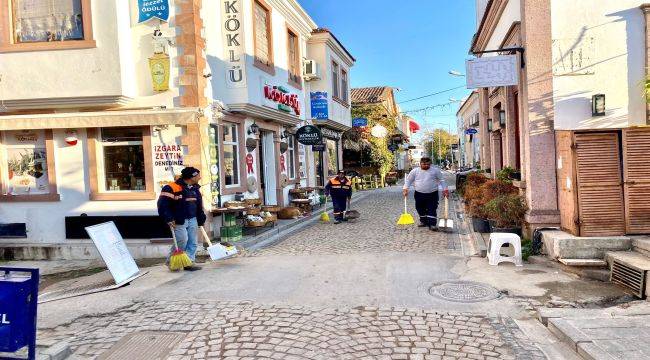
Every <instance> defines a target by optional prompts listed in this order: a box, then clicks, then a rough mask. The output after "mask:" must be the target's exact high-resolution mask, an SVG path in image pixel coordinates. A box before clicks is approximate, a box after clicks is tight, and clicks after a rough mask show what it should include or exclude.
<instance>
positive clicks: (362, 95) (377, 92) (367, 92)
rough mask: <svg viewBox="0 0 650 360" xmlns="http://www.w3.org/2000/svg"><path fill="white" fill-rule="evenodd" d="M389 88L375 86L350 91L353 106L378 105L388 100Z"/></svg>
mask: <svg viewBox="0 0 650 360" xmlns="http://www.w3.org/2000/svg"><path fill="white" fill-rule="evenodd" d="M389 91H390V87H388V86H375V87H366V88H355V89H352V90H351V97H352V103H353V104H363V103H378V102H381V101H384V100H387V99H388V94H389Z"/></svg>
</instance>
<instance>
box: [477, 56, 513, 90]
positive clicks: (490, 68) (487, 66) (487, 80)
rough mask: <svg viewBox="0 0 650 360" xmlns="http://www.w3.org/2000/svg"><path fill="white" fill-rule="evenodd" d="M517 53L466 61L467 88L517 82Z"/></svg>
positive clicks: (508, 84)
mask: <svg viewBox="0 0 650 360" xmlns="http://www.w3.org/2000/svg"><path fill="white" fill-rule="evenodd" d="M517 57H518V56H517V55H501V56H488V57H482V58H476V59H471V60H467V61H466V63H465V64H466V67H467V88H468V89H478V88H489V87H499V86H510V85H517V84H519V65H518V64H517V62H518V61H517Z"/></svg>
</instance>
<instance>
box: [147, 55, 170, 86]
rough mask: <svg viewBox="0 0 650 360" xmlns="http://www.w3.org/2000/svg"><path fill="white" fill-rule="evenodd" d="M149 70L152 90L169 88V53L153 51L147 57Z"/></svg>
mask: <svg viewBox="0 0 650 360" xmlns="http://www.w3.org/2000/svg"><path fill="white" fill-rule="evenodd" d="M149 71H150V72H151V83H152V85H153V90H154V91H167V90H169V72H170V64H169V55H167V54H164V53H155V54H153V56H152V57H150V58H149Z"/></svg>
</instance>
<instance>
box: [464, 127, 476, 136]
mask: <svg viewBox="0 0 650 360" xmlns="http://www.w3.org/2000/svg"><path fill="white" fill-rule="evenodd" d="M465 134H466V135H475V134H478V130H476V129H474V128H469V129H466V130H465Z"/></svg>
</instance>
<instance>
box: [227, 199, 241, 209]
mask: <svg viewBox="0 0 650 360" xmlns="http://www.w3.org/2000/svg"><path fill="white" fill-rule="evenodd" d="M224 206H225V207H227V208H229V209H231V208H240V207H246V204H245V203H244V202H243V201H228V202H226V203H225V204H224Z"/></svg>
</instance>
